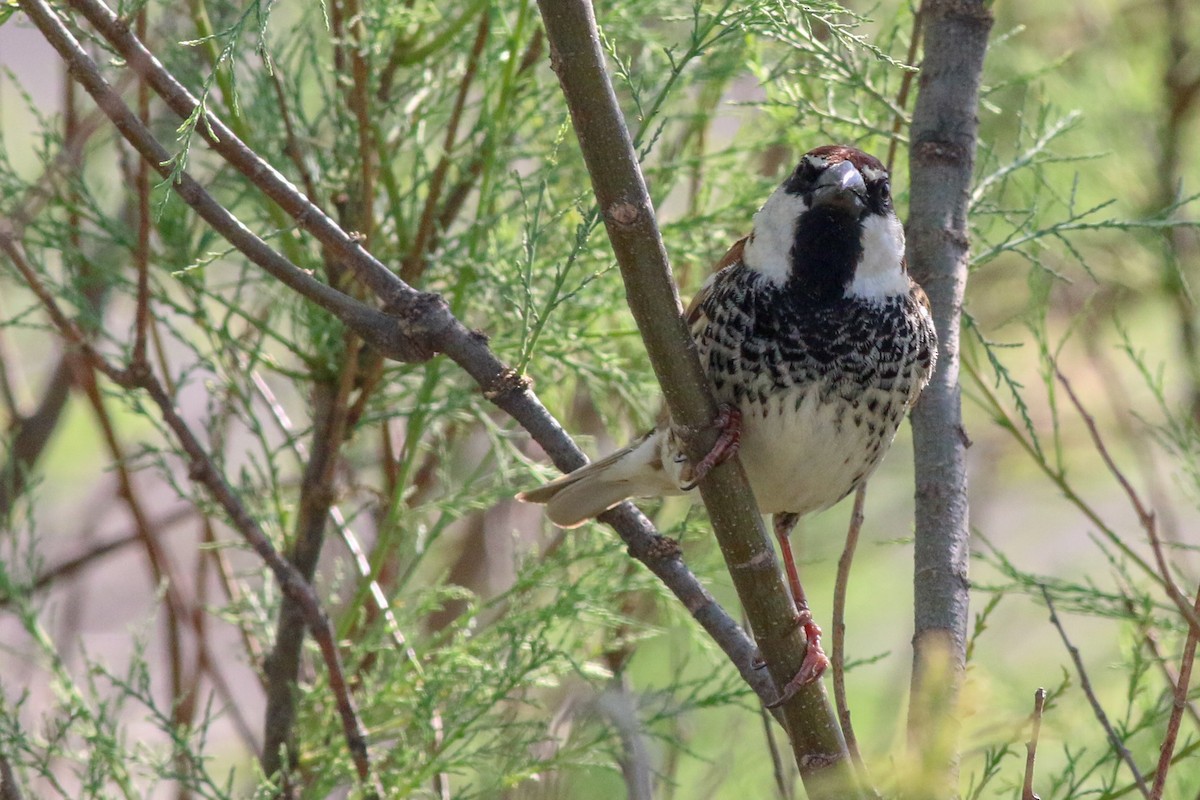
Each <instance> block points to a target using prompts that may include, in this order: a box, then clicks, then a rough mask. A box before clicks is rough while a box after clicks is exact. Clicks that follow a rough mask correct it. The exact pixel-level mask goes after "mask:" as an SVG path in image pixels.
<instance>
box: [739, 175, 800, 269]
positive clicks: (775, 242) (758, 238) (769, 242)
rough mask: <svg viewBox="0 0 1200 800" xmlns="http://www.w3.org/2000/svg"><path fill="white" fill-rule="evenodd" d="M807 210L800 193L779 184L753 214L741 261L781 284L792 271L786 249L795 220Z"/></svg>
mask: <svg viewBox="0 0 1200 800" xmlns="http://www.w3.org/2000/svg"><path fill="white" fill-rule="evenodd" d="M807 210H808V203H806V202H805V201H804V198H803V197H800V196H798V195H794V194H788V193H787V192H785V191H784V190H783V189H782V188H780V189H776V190H775V192H774V193H773V194H772V195H771V196H770V197H769V198H767V202H766V203H764V204H763V207H762V208H761V209H759V211H758V213H757V214H755V215H754V234H753V236H751V238H750V240H749V241H748V242H746V250H745V252H744V253H743V254H742V263H744V264H745V265H746V266H747V267H750V269H753V270H756V271H758V272H760V273H762V275H763V276H764V277H765V278H767V280H769V281H771V282H772V283H774V284H776V285H777V286H782V285H783V284H784V283H786V282H787V279H788V278H789V277H790V276H791V274H792V262H791V258H790V253H791V252H792V245H793V244H795V242H796V220H798V219H800V215H801V214H803V213H804V212H805V211H807Z"/></svg>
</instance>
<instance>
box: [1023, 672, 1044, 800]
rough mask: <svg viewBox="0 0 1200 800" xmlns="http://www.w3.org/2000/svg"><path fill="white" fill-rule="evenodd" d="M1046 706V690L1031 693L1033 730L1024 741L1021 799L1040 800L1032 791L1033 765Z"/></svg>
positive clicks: (1040, 689)
mask: <svg viewBox="0 0 1200 800" xmlns="http://www.w3.org/2000/svg"><path fill="white" fill-rule="evenodd" d="M1045 708H1046V690H1045V689H1042V688H1039V689H1038V690H1037V691H1036V692H1034V693H1033V730H1032V731H1031V732H1030V734H1029V741H1028V742H1026V743H1025V782H1024V783H1023V784H1022V785H1021V800H1042V799H1041V798H1040V797H1038V796H1037V795H1036V794H1034V792H1033V767H1034V763H1035V762H1036V761H1037V747H1038V736H1040V735H1041V732H1042V711H1043V710H1044V709H1045Z"/></svg>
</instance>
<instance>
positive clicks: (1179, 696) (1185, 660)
mask: <svg viewBox="0 0 1200 800" xmlns="http://www.w3.org/2000/svg"><path fill="white" fill-rule="evenodd" d="M1192 607H1193V609H1194V610H1195V611H1196V613H1198V614H1200V589H1197V590H1196V601H1195V603H1194V605H1193V606H1192ZM1196 640H1197V635H1196V627H1195V626H1189V627H1188V634H1187V639H1186V640H1185V641H1184V644H1183V655H1182V657H1181V658H1180V660H1179V680H1178V681H1176V682H1175V687H1174V690H1175V691H1174V695H1173V697H1172V701H1173V702H1172V705H1171V718H1170V720H1168V721H1167V732H1166V735H1165V736H1164V737H1163V743H1162V751H1161V753H1160V754H1159V757H1158V769H1157V770H1156V771H1155V773H1154V786H1153V787H1151V789H1150V797H1151V798H1152V800H1161V798H1162V793H1163V787H1164V786H1166V783H1167V773H1168V772H1169V771H1170V769H1171V755H1172V754H1173V753H1174V752H1175V741H1176V739H1178V738H1179V723H1180V722H1181V721H1182V720H1183V712H1184V711H1185V710H1186V709H1187V708H1188V706H1189V703H1188V684H1190V683H1191V680H1192V667H1193V666H1194V665H1195V663H1196Z"/></svg>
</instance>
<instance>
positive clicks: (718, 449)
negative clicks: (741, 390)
mask: <svg viewBox="0 0 1200 800" xmlns="http://www.w3.org/2000/svg"><path fill="white" fill-rule="evenodd" d="M716 427H717V428H719V429H720V431H721V433H720V435H719V436H717V441H716V442H714V443H713V446H712V449H711V450H709V451H708V454H707V455H705V456H704V458H702V459H700V463H698V464H697V465H696V466H695V467H694V468H693V469H691V477H690V478H689V479H686V480H685V481H684V482H683V483H682V484H681V485H680V487H679V488H681V489H683V490H684V491H685V492H690V491H691V490H692V489H695V488H696V486H697V485H699V483H700V481H702V480H704V476H706V475H708V473H709V472H711V471H712V468H713V467H715V466H717V465H718V464H721V463H723V462H725V461H728V460H729V459H730V458H732V457H733V456H734V455H736V454H737V451H738V448H739V447H741V443H742V412H740V411H738V410H737V409H736V408H734V407H733V406H728V405H722V406H721V410H720V413H718V414H717V419H716ZM685 469H686V468H685Z"/></svg>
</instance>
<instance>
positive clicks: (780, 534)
mask: <svg viewBox="0 0 1200 800" xmlns="http://www.w3.org/2000/svg"><path fill="white" fill-rule="evenodd" d="M798 519H799V517H798V516H797V515H795V514H776V515H775V516H774V519H773V520H772V521H773V523H774V527H775V538H777V539H778V540H779V550H780V554H781V555H782V557H783V567H784V570H785V571H786V572H787V577H788V587H789V588H790V589H791V591H792V601H793V602H794V603H795V604H796V622H797V623H798V624H799V625H802V626H803V627H804V640H805V642H806V644H807V648H806V649H805V652H804V661H803V663H801V664H800V671H799V672H797V673H796V675H795V677H793V678H792V679H791V680H790V681H788V683H787V685H786V686H784V687H783V692H782V693H781V694H780V696H779V699H778V700H776V701H775V702H774V703H772V705H771V707H772V708H774V707H775V706H779V705H783V704H784V703H786V702H787V701H788V700H789V699H790V698H791V697H792V695H794V694H795V693H796V691H797V690H798V689H800V687H802V686H807V685H808V684H810V683H812V682H813V681H816V680H819V679H820V677H821V675H822V674H823V673H824V672H825V670H826V669H827V668H828V667H829V658H828V657H827V656H826V655H825V651H824V650H822V649H821V628H820V627H819V626H818V625H817V623H816V622H814V621H813V616H812V612H811V611H809V609H808V598H807V597H805V595H804V587H803V586H801V585H800V572H799V571H798V570H797V569H796V559H795V557H794V556H793V555H792V543H791V540H790V539H789V538H788V536H789V535H790V534H791V532H792V529H793V528H794V527H796V521H797V520H798Z"/></svg>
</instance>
